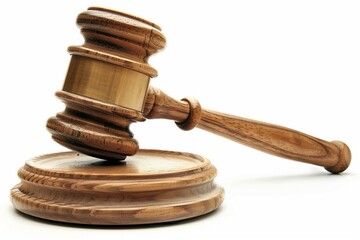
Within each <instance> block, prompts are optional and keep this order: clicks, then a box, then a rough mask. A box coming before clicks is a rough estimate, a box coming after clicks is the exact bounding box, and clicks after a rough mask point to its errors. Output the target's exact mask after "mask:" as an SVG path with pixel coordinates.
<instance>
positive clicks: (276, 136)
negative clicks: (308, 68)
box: [144, 87, 351, 173]
mask: <svg viewBox="0 0 360 240" xmlns="http://www.w3.org/2000/svg"><path fill="white" fill-rule="evenodd" d="M144 116H145V117H146V118H149V119H153V118H165V119H171V120H175V121H176V122H177V125H178V126H179V127H180V128H182V129H183V130H190V129H192V128H193V127H196V126H197V127H199V128H201V129H203V130H206V131H209V132H212V133H215V134H217V135H220V136H223V137H225V138H228V139H231V140H233V141H235V142H238V143H241V144H244V145H246V146H249V147H252V148H255V149H258V150H260V151H263V152H267V153H270V154H272V155H276V156H279V157H284V158H288V159H292V160H297V161H300V162H305V163H311V164H315V165H319V166H323V167H325V169H326V170H327V171H329V172H331V173H341V172H343V171H344V170H345V169H346V168H347V167H348V166H349V164H350V161H351V152H350V149H349V147H348V146H347V145H346V144H345V143H343V142H340V141H333V142H327V141H324V140H321V139H318V138H315V137H312V136H310V135H307V134H304V133H301V132H299V131H296V130H292V129H289V128H286V127H281V126H277V125H273V124H269V123H264V122H259V121H255V120H251V119H246V118H242V117H236V116H232V115H228V114H224V113H219V112H215V111H210V110H205V109H201V106H200V104H199V103H198V102H197V101H196V100H194V99H192V98H184V99H182V101H177V100H174V99H173V98H171V97H169V96H167V95H166V94H164V93H163V92H161V91H160V90H159V89H155V88H153V87H150V89H149V92H148V98H147V102H146V105H145V110H144Z"/></svg>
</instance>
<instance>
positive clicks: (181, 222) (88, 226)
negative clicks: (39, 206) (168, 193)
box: [13, 207, 221, 230]
mask: <svg viewBox="0 0 360 240" xmlns="http://www.w3.org/2000/svg"><path fill="white" fill-rule="evenodd" d="M13 211H14V213H15V214H16V215H18V217H22V218H25V219H27V220H29V221H35V222H38V223H42V224H49V225H53V226H58V227H66V228H82V229H98V230H102V229H104V230H109V229H110V230H131V229H150V228H160V227H161V228H163V227H172V226H176V225H185V224H190V223H192V222H195V221H202V220H203V221H204V220H205V218H212V217H214V216H215V215H217V214H219V213H220V212H221V207H219V208H218V209H216V210H215V211H212V212H210V213H207V214H205V215H202V216H198V217H194V218H190V219H185V220H178V221H173V222H165V223H153V224H142V225H120V226H116V225H91V224H77V223H65V222H57V221H53V220H46V219H42V218H37V217H33V216H30V215H27V214H25V213H23V212H20V211H18V210H16V209H13Z"/></svg>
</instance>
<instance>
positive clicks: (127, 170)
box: [19, 150, 216, 192]
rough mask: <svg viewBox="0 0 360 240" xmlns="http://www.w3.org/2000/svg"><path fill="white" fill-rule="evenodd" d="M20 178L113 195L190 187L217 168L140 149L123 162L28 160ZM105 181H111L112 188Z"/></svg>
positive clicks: (190, 157)
mask: <svg viewBox="0 0 360 240" xmlns="http://www.w3.org/2000/svg"><path fill="white" fill-rule="evenodd" d="M19 175H20V177H23V178H26V177H24V176H25V175H26V176H27V177H29V176H33V175H34V176H38V179H39V181H41V184H44V183H45V184H47V185H51V186H52V187H53V186H54V185H59V186H60V187H59V188H61V189H71V190H81V191H85V192H87V191H88V189H87V188H90V189H91V191H93V192H94V191H95V192H112V191H114V189H116V188H117V189H121V191H129V192H133V191H138V192H144V191H154V190H164V189H172V188H179V187H187V186H190V185H194V184H199V183H201V182H203V181H204V179H207V180H212V179H214V178H215V176H216V168H215V167H214V166H213V165H212V164H211V163H210V161H209V160H207V159H206V158H203V157H201V156H199V155H195V154H190V153H182V152H181V153H180V152H171V151H158V150H140V151H139V152H138V153H137V154H136V155H135V156H131V157H128V158H127V160H126V161H124V162H109V161H106V160H102V159H98V158H94V157H90V156H87V155H83V154H80V153H77V152H62V153H54V154H47V155H43V156H40V157H36V158H33V159H31V160H28V161H27V162H26V163H25V166H24V167H23V168H22V169H21V170H20V171H19ZM34 179H36V178H34ZM45 180H46V181H45ZM78 180H81V181H78ZM104 180H105V181H108V182H110V181H111V182H112V184H111V186H110V185H109V184H107V183H104ZM34 181H36V180H34ZM138 181H141V184H139V183H138ZM85 182H86V183H85ZM159 183H161V184H159ZM90 185H91V186H90Z"/></svg>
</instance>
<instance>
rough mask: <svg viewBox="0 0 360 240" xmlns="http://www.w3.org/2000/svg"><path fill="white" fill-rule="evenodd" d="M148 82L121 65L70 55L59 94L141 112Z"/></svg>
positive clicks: (148, 78) (144, 77)
mask: <svg viewBox="0 0 360 240" xmlns="http://www.w3.org/2000/svg"><path fill="white" fill-rule="evenodd" d="M149 81H150V77H149V76H147V75H145V74H142V73H139V72H135V71H133V70H130V69H127V68H124V67H122V66H119V65H115V64H111V63H107V62H103V61H99V60H96V59H92V58H88V57H83V56H78V55H73V56H72V58H71V62H70V66H69V70H68V73H67V76H66V79H65V83H64V87H63V91H66V92H70V93H74V94H78V95H81V96H85V97H89V98H93V99H96V100H99V101H103V102H106V103H110V104H114V105H118V106H121V107H125V108H130V109H133V110H136V111H139V112H142V111H143V108H144V102H145V97H146V93H147V89H148V86H149Z"/></svg>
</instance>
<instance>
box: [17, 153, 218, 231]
mask: <svg viewBox="0 0 360 240" xmlns="http://www.w3.org/2000/svg"><path fill="white" fill-rule="evenodd" d="M18 175H19V177H20V179H21V183H20V184H18V185H16V186H15V187H14V188H13V189H12V191H11V199H12V202H13V204H14V205H15V207H16V209H18V210H19V211H21V212H24V213H26V214H29V215H32V216H35V217H39V218H44V219H49V220H54V221H61V222H68V223H80V224H97V225H133V224H149V223H159V222H169V221H176V220H181V219H187V218H192V217H196V216H199V215H203V214H206V213H208V212H211V211H213V210H215V209H217V208H218V207H219V206H220V205H221V203H222V201H223V198H224V190H223V189H222V188H221V187H219V186H217V185H216V184H215V183H214V182H213V181H214V178H215V176H216V169H215V167H214V166H213V165H212V164H211V163H210V161H209V160H207V159H205V158H203V157H201V156H198V155H193V154H188V153H179V152H166V151H155V150H140V151H139V152H138V154H137V155H136V156H134V157H129V158H128V159H127V161H126V162H116V163H111V162H108V161H104V160H100V159H96V158H92V157H88V156H85V155H81V154H78V153H76V152H64V153H55V154H49V155H44V156H41V157H38V158H35V159H32V160H29V161H27V162H26V164H25V165H24V166H23V167H22V168H21V169H20V170H19V172H18Z"/></svg>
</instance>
